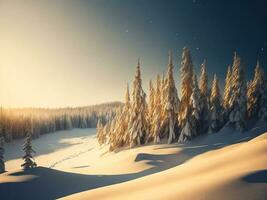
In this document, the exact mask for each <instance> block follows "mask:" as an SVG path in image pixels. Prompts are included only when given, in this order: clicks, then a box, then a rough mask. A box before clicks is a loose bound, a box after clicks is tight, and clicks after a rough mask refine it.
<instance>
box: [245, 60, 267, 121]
mask: <svg viewBox="0 0 267 200" xmlns="http://www.w3.org/2000/svg"><path fill="white" fill-rule="evenodd" d="M247 96H248V102H247V105H248V115H249V117H250V119H252V120H253V121H256V120H259V119H265V120H267V82H266V78H265V75H264V71H263V69H262V68H261V67H260V63H259V61H257V65H256V68H255V74H254V78H253V80H252V81H251V82H250V84H249V87H248V91H247Z"/></svg>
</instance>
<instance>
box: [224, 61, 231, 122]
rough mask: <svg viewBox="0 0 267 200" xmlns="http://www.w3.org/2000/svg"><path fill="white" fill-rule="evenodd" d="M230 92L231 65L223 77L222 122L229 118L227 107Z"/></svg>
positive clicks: (228, 105)
mask: <svg viewBox="0 0 267 200" xmlns="http://www.w3.org/2000/svg"><path fill="white" fill-rule="evenodd" d="M231 93H232V72H231V66H230V65H229V66H228V69H227V74H226V78H225V85H224V93H223V109H224V111H223V118H224V123H227V121H228V120H229V108H230V98H231Z"/></svg>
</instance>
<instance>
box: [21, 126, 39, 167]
mask: <svg viewBox="0 0 267 200" xmlns="http://www.w3.org/2000/svg"><path fill="white" fill-rule="evenodd" d="M31 143H32V127H31V126H30V125H29V126H28V130H27V136H26V139H25V142H24V144H23V151H24V153H25V154H24V156H23V160H24V163H23V164H22V165H21V167H22V168H23V169H30V168H34V167H36V166H37V165H36V163H35V162H34V160H33V156H32V154H33V153H35V151H34V150H33V149H32V144H31Z"/></svg>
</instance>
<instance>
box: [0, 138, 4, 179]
mask: <svg viewBox="0 0 267 200" xmlns="http://www.w3.org/2000/svg"><path fill="white" fill-rule="evenodd" d="M4 142H5V139H4V137H3V136H2V135H1V136H0V174H1V173H3V172H5V161H4V153H5V149H4Z"/></svg>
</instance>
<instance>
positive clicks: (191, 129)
mask: <svg viewBox="0 0 267 200" xmlns="http://www.w3.org/2000/svg"><path fill="white" fill-rule="evenodd" d="M184 112H185V119H184V126H183V127H182V129H181V133H180V136H179V139H178V142H186V141H189V140H191V139H192V138H193V137H194V136H195V135H197V127H196V124H195V119H194V117H193V115H192V112H193V111H192V107H191V106H190V105H189V106H187V108H186V110H185V111H184Z"/></svg>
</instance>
